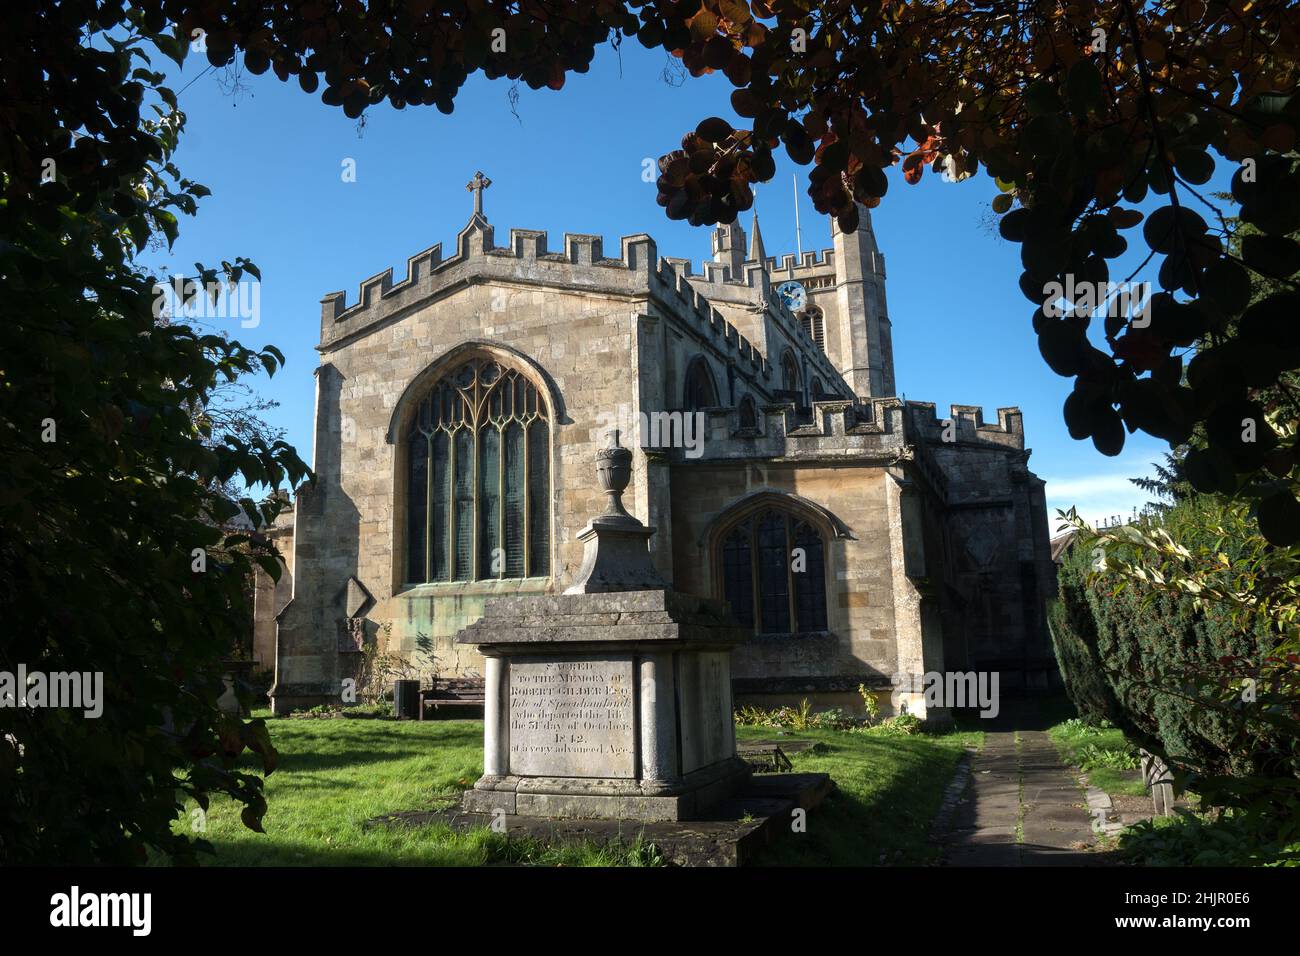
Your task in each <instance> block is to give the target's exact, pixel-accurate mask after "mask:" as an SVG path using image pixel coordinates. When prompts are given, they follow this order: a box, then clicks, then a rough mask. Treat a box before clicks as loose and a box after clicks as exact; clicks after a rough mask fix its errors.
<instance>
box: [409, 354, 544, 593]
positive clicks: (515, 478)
mask: <svg viewBox="0 0 1300 956" xmlns="http://www.w3.org/2000/svg"><path fill="white" fill-rule="evenodd" d="M407 442H408V451H409V457H408V464H407V469H408V470H407V479H408V481H407V504H406V518H407V535H406V545H407V559H406V578H407V582H408V583H411V584H419V583H423V582H426V581H471V580H488V579H496V578H523V577H545V576H546V575H548V574H550V573H551V559H550V555H551V542H550V527H551V508H550V499H551V462H550V447H551V439H550V422H549V420H548V418H547V412H546V404H545V402H543V401H542V397H541V395H540V394H538V391H537V389H536V388H534V387H533V385H532V383H531V382H529V381H528V379H526V378H525V377H524V376H523V375H521V374H520V373H519V372H517V371H515V370H513V369H510V368H507V367H505V366H503V365H501V364H499V363H497V362H495V361H493V360H492V359H489V358H475V359H471V360H470V361H468V362H466V363H465V364H464V365H461V366H459V367H458V368H456V369H455V370H454V371H452V372H451V373H449V374H448V375H446V376H444V377H443V378H442V379H440V380H439V381H438V382H437V384H435V385H434V386H433V389H432V390H431V391H430V392H429V394H428V395H427V396H425V398H424V401H422V402H421V403H420V406H419V409H418V410H417V411H416V415H415V421H414V422H413V423H412V425H411V430H410V432H409V434H408V435H407Z"/></svg>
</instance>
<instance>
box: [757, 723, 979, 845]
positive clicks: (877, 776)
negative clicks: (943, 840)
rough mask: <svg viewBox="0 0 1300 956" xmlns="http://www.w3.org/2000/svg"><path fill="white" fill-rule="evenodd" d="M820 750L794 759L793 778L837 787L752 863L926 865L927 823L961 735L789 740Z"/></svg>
mask: <svg viewBox="0 0 1300 956" xmlns="http://www.w3.org/2000/svg"><path fill="white" fill-rule="evenodd" d="M790 736H792V737H798V738H811V739H815V740H817V741H818V742H819V743H820V744H821V746H820V747H818V748H817V749H816V750H810V751H804V752H802V753H798V754H795V755H794V756H793V757H792V758H791V759H792V761H793V762H794V769H795V770H796V771H798V772H822V773H828V774H830V776H831V779H832V780H834V781H835V784H836V787H837V788H838V789H837V791H836V793H835V794H833V795H832V796H830V797H829V798H827V800H826V801H825V802H824V803H822V804H821V805H820V806H818V807H817V808H815V809H814V810H812V811H811V812H810V813H809V814H808V815H807V831H806V832H803V833H799V832H794V831H793V828H792V829H791V832H789V833H780V834H779V835H778V836H777V837H776V839H775V840H774V841H773V843H772V844H771V845H769V846H768V847H766V848H764V850H763V851H762V852H761V853H760V854H759V856H758V859H757V860H756V861H755V862H756V863H758V864H759V865H775V866H879V865H918V864H924V863H928V862H930V861H931V860H932V859H933V858H934V856H935V855H936V852H937V850H936V848H935V847H934V846H932V845H931V844H930V842H929V832H930V823H931V821H932V820H933V818H934V816H935V814H936V813H937V812H938V809H939V806H940V804H941V803H942V800H943V792H944V790H945V789H946V787H947V786H948V782H949V781H950V780H951V779H952V774H953V770H954V768H955V767H956V764H957V760H958V759H959V758H960V756H961V753H962V749H963V748H962V742H963V739H962V736H961V735H945V736H941V737H933V736H928V735H924V734H921V735H916V736H911V737H883V736H875V735H870V734H857V733H854V734H846V733H836V732H833V731H831V732H813V733H805V734H791V735H790Z"/></svg>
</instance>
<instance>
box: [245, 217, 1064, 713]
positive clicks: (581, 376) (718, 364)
mask: <svg viewBox="0 0 1300 956" xmlns="http://www.w3.org/2000/svg"><path fill="white" fill-rule="evenodd" d="M563 247H564V251H563V252H558V253H552V252H549V251H548V250H547V237H546V235H545V234H544V233H539V232H533V231H527V230H512V231H511V233H510V240H509V245H508V246H507V247H504V248H497V247H495V245H494V242H493V230H492V227H491V226H490V225H489V224H488V223H487V222H486V221H485V220H484V219H482V218H481V217H480V216H475V218H473V219H472V220H471V221H470V223H469V224H468V225H467V226H466V228H465V229H464V230H463V231H462V232H461V234H460V235H459V236H458V237H457V241H456V252H455V254H454V255H453V256H452V257H451V258H449V259H446V260H443V259H442V257H441V250H440V248H439V247H434V248H433V249H430V250H427V251H426V252H424V253H421V254H420V255H418V256H415V257H413V258H412V259H411V260H410V262H409V264H408V268H407V275H406V277H405V278H404V279H402V280H401V281H400V282H397V283H394V282H393V276H392V270H388V271H386V272H384V273H381V274H379V275H377V276H374V277H372V278H371V279H367V280H366V281H365V282H363V283H362V284H361V291H360V295H359V298H358V301H357V302H356V303H355V304H354V305H351V306H348V305H347V303H346V301H345V297H344V295H343V293H331V294H330V295H328V296H326V297H325V298H324V300H323V301H322V314H321V321H322V327H321V345H320V347H319V349H320V352H321V365H320V367H319V369H318V370H317V373H316V389H317V401H316V423H315V428H316V435H315V446H314V460H313V468H314V470H315V472H316V474H317V476H318V478H317V481H316V482H315V484H314V485H311V486H307V487H304V488H303V489H302V490H301V492H300V494H299V497H298V500H297V502H296V509H295V513H294V518H293V520H294V524H293V548H294V564H293V565H292V567H291V570H292V572H293V574H292V575H291V577H286V579H285V580H286V582H288V581H289V580H291V581H292V589H293V590H292V600H291V601H290V602H289V603H288V605H287V606H283V599H284V595H283V594H281V595H280V596H279V597H278V598H276V597H275V596H274V595H272V594H271V593H269V592H267V589H266V587H265V586H264V585H262V586H261V587H260V589H259V595H261V594H263V592H267V593H265V595H264V596H263V597H261V598H260V599H259V603H258V623H257V628H258V632H257V633H258V638H257V641H258V646H259V647H261V648H262V649H263V652H265V648H266V645H267V637H268V633H269V628H270V627H271V626H272V625H271V624H269V623H268V619H273V618H274V613H275V611H276V610H277V609H280V608H282V610H279V617H278V620H279V624H278V636H277V638H276V640H277V645H276V650H275V657H276V663H277V672H276V685H275V688H274V689H273V698H274V706H275V709H276V710H277V712H283V711H285V710H287V709H290V708H293V707H297V706H307V705H311V704H315V703H321V702H326V701H336V700H338V699H339V694H340V690H341V681H342V680H343V679H344V678H347V677H354V676H356V675H357V667H358V665H359V663H360V655H359V654H358V653H357V652H356V650H355V648H356V647H358V646H360V642H361V641H363V640H364V641H370V642H373V643H374V644H375V645H376V646H378V647H379V648H381V649H384V650H387V651H389V652H392V653H400V654H404V655H407V656H411V657H414V656H415V652H416V648H417V638H418V637H419V636H421V635H425V636H428V637H429V638H431V639H432V640H433V643H434V654H435V658H436V662H437V668H438V670H439V672H440V673H441V674H444V675H460V676H477V675H480V674H481V673H482V666H483V665H482V659H481V658H480V657H479V655H478V654H477V653H476V652H474V651H473V650H472V649H470V648H468V647H467V646H465V645H457V644H456V643H455V642H454V641H453V640H452V638H453V637H454V635H455V634H456V633H457V632H458V631H460V630H461V629H462V628H464V627H466V626H467V625H469V624H471V623H473V622H474V621H476V620H478V619H479V618H480V617H481V616H482V614H483V608H484V603H485V601H486V600H487V599H488V598H489V597H492V596H495V595H501V594H513V593H544V592H554V591H558V590H562V589H563V588H564V587H566V586H567V585H568V584H569V583H570V582H571V580H572V576H573V575H574V573H575V572H576V571H577V569H578V567H579V566H580V563H581V558H582V547H581V545H580V544H579V543H578V542H577V541H576V539H575V535H576V533H577V532H578V530H579V529H580V528H582V526H583V525H584V524H585V523H586V521H587V520H588V519H589V518H590V517H591V516H592V515H593V514H596V513H597V512H599V511H600V510H601V508H602V506H603V500H602V495H601V494H600V492H599V490H598V489H597V488H596V487H595V483H594V481H593V480H592V478H591V473H590V462H591V461H592V459H593V456H594V453H595V450H596V449H597V447H600V446H603V445H604V444H605V439H606V433H607V432H608V430H609V429H610V428H611V427H612V426H618V427H626V426H627V425H628V424H629V423H635V422H636V421H637V416H638V414H639V413H645V414H647V415H648V414H653V413H655V412H662V411H667V410H675V409H680V408H681V404H682V395H683V379H684V376H685V373H686V369H687V368H688V366H689V365H690V364H691V363H692V362H694V361H698V360H703V361H704V362H706V363H707V365H708V368H709V370H710V372H711V374H712V376H713V378H714V384H715V387H716V388H717V391H718V395H719V401H720V402H721V403H723V404H722V405H721V406H720V407H717V408H714V409H709V410H708V411H707V413H706V414H705V416H704V424H705V432H704V438H705V441H704V444H703V446H702V448H700V449H697V450H696V451H695V452H692V453H691V454H689V455H688V454H687V450H686V449H684V448H682V447H656V446H653V445H652V444H651V442H650V437H649V436H647V435H642V434H639V433H633V434H632V435H629V436H628V437H625V440H624V444H625V445H626V446H628V447H636V448H637V451H636V454H635V455H634V462H633V468H634V478H633V486H632V488H631V489H630V490H629V494H628V497H627V502H626V503H627V506H628V508H629V510H631V511H632V512H633V513H635V514H636V515H637V517H639V518H640V519H641V520H642V521H645V522H646V523H647V524H649V525H651V526H654V527H656V528H657V529H658V531H657V534H656V535H655V536H654V537H653V538H652V539H651V549H652V556H653V560H654V562H655V564H656V566H657V567H658V568H659V570H660V572H661V573H662V574H663V575H664V576H665V577H666V578H668V579H669V580H671V581H672V582H673V584H674V585H675V586H676V587H677V588H678V589H680V590H683V591H688V592H692V593H695V594H699V595H703V596H718V591H719V587H718V584H717V581H716V574H715V569H714V566H713V561H714V558H713V552H712V549H711V547H710V530H711V528H713V527H714V526H715V523H716V522H717V521H718V520H719V519H720V518H722V517H723V516H724V515H725V514H726V513H727V512H728V510H729V509H732V508H735V507H740V506H744V504H745V502H746V501H751V502H752V501H753V500H755V499H754V496H755V495H773V496H782V497H783V498H784V499H785V500H789V501H793V502H795V507H798V508H803V509H806V510H807V512H808V513H809V514H810V515H812V516H814V518H815V520H816V521H818V522H820V523H821V526H823V527H824V528H825V529H826V540H827V543H828V557H829V564H828V567H827V588H828V595H827V598H828V600H827V607H828V615H829V621H828V630H827V633H826V634H825V635H811V636H806V637H801V638H797V639H796V638H788V639H783V640H782V639H766V638H764V639H758V640H755V641H753V642H751V644H750V645H749V646H747V647H745V648H743V649H742V650H740V651H739V652H738V653H737V656H736V675H737V677H738V678H739V679H740V681H741V684H740V685H738V686H740V687H744V686H747V685H746V682H750V683H749V685H748V686H750V688H751V690H752V691H753V693H755V694H760V693H761V694H785V695H788V697H792V698H794V699H798V697H802V696H809V695H813V696H814V697H815V698H816V699H820V700H824V701H836V702H839V701H843V700H844V699H845V695H849V698H848V699H850V700H852V699H853V698H854V694H855V691H856V687H857V684H858V683H859V682H864V681H865V682H866V683H868V684H873V683H874V685H875V686H877V687H885V686H887V685H888V683H889V682H891V681H892V682H895V683H898V682H900V681H902V680H904V679H906V678H908V676H909V675H920V674H922V673H924V672H925V671H927V670H936V669H942V668H943V667H944V665H945V663H946V664H948V665H949V666H954V665H955V664H956V663H958V662H960V663H961V665H962V666H965V665H966V664H970V665H971V666H975V665H981V666H992V665H995V664H997V665H1002V664H1015V663H1016V662H1018V665H1017V666H1019V668H1020V672H1021V673H1029V672H1030V671H1031V670H1032V669H1033V668H1035V667H1038V663H1037V661H1038V656H1039V655H1040V654H1041V653H1042V652H1043V651H1044V650H1045V649H1046V653H1047V654H1048V656H1049V657H1050V647H1049V645H1048V643H1047V640H1046V629H1045V626H1042V612H1041V605H1042V599H1043V598H1044V597H1045V596H1046V594H1047V593H1048V589H1049V588H1050V581H1051V571H1050V567H1051V565H1050V558H1049V557H1048V555H1047V535H1046V518H1045V511H1044V506H1043V496H1042V483H1041V482H1040V481H1039V480H1038V479H1037V478H1036V477H1034V476H1033V475H1032V473H1030V472H1029V471H1028V469H1027V466H1026V461H1027V458H1028V453H1027V452H1026V451H1025V450H1024V448H1023V444H1024V439H1023V429H1022V427H1021V425H1020V416H1019V412H1018V411H1017V410H1015V409H1001V410H999V422H998V424H997V425H985V424H984V423H983V422H982V419H981V417H980V412H979V410H978V409H970V408H966V407H964V406H954V408H953V416H954V418H955V419H957V420H958V426H959V427H958V428H957V434H956V438H955V440H954V441H947V440H946V439H945V436H944V433H943V423H942V422H939V421H938V420H937V419H936V417H935V415H934V410H933V406H925V405H920V404H918V403H906V404H905V403H903V402H901V401H899V400H897V399H894V398H888V397H883V398H881V397H877V398H874V399H872V400H869V401H866V402H858V401H854V400H850V399H847V398H846V399H841V400H836V401H823V402H816V403H813V404H812V408H811V411H812V417H811V421H809V420H806V419H803V418H801V417H800V413H799V411H798V410H797V409H796V407H795V406H794V405H793V404H788V403H783V402H780V401H778V400H777V395H776V393H777V391H778V390H780V389H781V388H783V382H782V381H781V380H780V371H779V368H780V357H779V355H773V354H772V352H770V351H769V349H773V348H778V349H785V348H791V349H793V350H795V351H796V352H797V354H798V355H799V357H800V361H801V363H802V365H803V368H804V369H805V371H804V382H805V384H806V383H807V382H808V381H809V380H810V377H811V375H810V372H809V371H808V370H813V371H814V372H815V374H817V375H818V376H819V377H820V378H821V379H822V381H823V382H824V383H825V384H826V386H827V387H828V388H831V389H833V390H835V391H838V392H842V393H843V394H845V395H848V394H850V390H849V387H848V385H847V384H846V382H845V381H844V379H843V378H841V377H840V376H839V374H838V372H836V370H835V367H834V365H833V364H832V362H831V360H830V359H829V358H828V357H827V356H826V355H824V354H822V353H821V351H820V350H818V349H817V347H816V345H815V344H814V343H812V341H811V340H810V339H809V337H808V335H807V334H806V333H805V332H804V330H803V329H802V328H801V327H800V325H799V323H798V320H797V319H796V318H795V317H794V316H792V315H791V314H790V313H789V312H788V311H787V310H786V309H785V308H784V306H783V305H781V304H780V303H779V302H778V301H776V297H775V296H773V295H771V294H770V292H771V289H770V285H771V284H770V281H769V279H768V275H767V273H766V272H764V271H762V270H761V269H760V268H759V266H758V265H757V263H751V264H748V265H746V266H745V270H744V271H745V279H744V281H743V282H742V281H731V280H730V278H729V277H726V276H723V275H722V274H721V273H720V272H719V268H718V266H717V264H706V268H705V275H704V276H703V277H695V276H691V275H690V274H689V269H688V268H687V267H686V266H685V265H683V264H682V263H680V262H678V263H677V264H676V265H674V264H673V263H672V262H670V261H668V260H663V259H660V258H659V256H658V254H657V251H656V248H655V244H654V242H653V241H652V240H651V239H650V238H649V237H648V236H630V237H625V238H624V239H623V240H622V242H621V250H620V255H619V257H618V258H606V257H605V256H604V254H603V247H602V242H601V240H600V238H599V237H593V236H584V235H566V236H565V237H564V242H563ZM872 255H873V256H876V257H878V255H879V254H878V253H876V252H874V251H872ZM830 261H831V257H829V256H827V257H824V258H823V260H821V261H818V260H817V259H816V257H815V256H814V257H813V259H812V260H811V261H810V263H809V268H813V267H816V268H825V266H826V265H827V264H828V263H829V262H830ZM867 265H869V266H870V268H871V269H872V270H877V269H878V273H879V274H878V278H879V279H880V280H881V281H883V260H879V261H877V259H875V258H872V259H870V261H869V262H867ZM872 275H873V276H875V275H876V273H875V272H872ZM873 281H874V279H873ZM703 292H707V293H708V294H709V295H711V296H713V297H715V298H716V300H717V302H716V304H715V303H714V302H711V301H710V300H709V298H708V297H706V295H704V294H702V293H703ZM821 294H822V295H826V294H829V290H827V291H825V292H823V293H821ZM882 304H883V303H882ZM881 317H882V318H883V313H882V316H881ZM830 318H831V316H830V315H829V310H828V321H829V320H830ZM882 330H883V331H882ZM873 334H876V335H877V336H878V335H880V334H887V320H885V321H884V323H883V325H878V326H877V327H876V332H875V333H873ZM829 335H830V329H829V327H828V336H829ZM881 349H883V350H884V353H885V354H887V342H884V340H881V339H879V338H877V340H875V344H874V345H873V346H872V350H869V353H870V354H869V356H868V358H869V359H870V361H871V362H875V358H874V357H872V356H876V355H879V354H880V350H881ZM475 355H485V356H493V357H496V358H497V359H499V360H500V361H502V362H503V363H505V364H508V365H510V366H511V367H514V368H517V369H519V370H520V371H521V372H522V373H523V374H525V375H526V376H527V377H528V378H529V379H530V380H531V381H532V382H533V383H534V385H535V386H536V387H537V388H538V390H539V393H541V394H542V395H543V396H544V398H545V401H546V403H547V405H548V409H549V417H550V421H551V424H552V428H551V441H552V448H551V476H550V487H551V492H552V501H551V518H552V520H551V525H550V544H551V568H552V574H551V575H550V576H549V577H538V578H531V579H523V580H510V581H482V582H454V583H433V584H418V585H412V584H410V583H408V582H406V581H404V580H403V577H404V565H405V561H404V553H405V540H404V536H405V522H404V520H403V513H404V501H405V470H406V461H405V457H404V456H405V447H406V443H405V436H406V434H407V432H408V429H409V424H410V421H411V417H412V415H413V414H414V411H415V409H416V407H417V406H418V403H419V401H420V400H421V399H422V398H423V396H424V395H425V394H427V392H428V389H429V388H430V387H431V386H432V384H433V383H434V382H435V381H436V380H437V379H438V378H439V377H440V375H441V374H443V373H444V372H446V371H449V370H451V369H452V368H454V367H455V366H456V365H457V364H459V362H461V361H463V360H465V359H467V358H469V357H471V356H475ZM891 374H892V372H891ZM879 387H881V388H883V387H884V385H883V384H881V385H879ZM887 390H892V381H891V382H889V389H887ZM746 396H749V397H751V398H753V399H754V400H755V403H756V405H757V407H758V409H759V414H758V416H757V419H758V420H757V422H756V427H753V428H743V427H741V422H740V419H739V413H738V410H737V407H736V404H735V403H738V402H739V401H740V400H741V399H742V398H744V397H746ZM625 435H627V432H626V431H625ZM791 496H793V497H791ZM282 587H288V584H287V583H286V584H284V585H282ZM1025 680H1026V682H1032V680H1033V678H1026V679H1025ZM1004 686H1005V685H1004ZM900 700H903V701H905V702H907V703H908V705H909V709H911V710H912V711H913V712H918V711H920V710H921V709H922V708H919V707H918V706H917V700H918V698H917V695H915V693H914V692H913V689H912V688H911V686H910V685H908V686H906V687H904V694H903V697H902V698H899V697H898V696H897V695H895V703H896V704H897V703H898V702H899V701H900Z"/></svg>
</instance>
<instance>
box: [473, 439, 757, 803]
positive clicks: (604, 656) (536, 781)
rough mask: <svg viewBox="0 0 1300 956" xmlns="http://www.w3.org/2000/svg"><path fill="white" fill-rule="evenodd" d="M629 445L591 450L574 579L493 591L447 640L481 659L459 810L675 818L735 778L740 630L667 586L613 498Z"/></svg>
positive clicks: (715, 604)
mask: <svg viewBox="0 0 1300 956" xmlns="http://www.w3.org/2000/svg"><path fill="white" fill-rule="evenodd" d="M631 462H632V453H631V452H630V451H628V450H627V449H625V448H621V447H619V445H618V433H617V432H614V433H613V441H612V443H611V445H610V447H608V448H605V449H602V450H601V451H600V452H598V453H597V475H598V477H599V479H600V482H601V486H602V488H603V489H604V491H605V493H606V494H607V495H608V496H609V503H608V506H607V507H606V509H605V511H604V513H603V514H601V515H599V516H598V517H596V518H593V519H592V520H591V522H590V523H589V524H588V525H587V527H585V528H584V529H583V530H582V531H581V532H580V533H579V535H578V538H579V540H581V541H582V542H583V543H584V546H585V551H584V555H583V564H582V568H581V569H580V570H579V572H578V577H577V582H576V583H575V584H574V585H573V586H572V587H571V588H569V589H568V590H567V591H565V592H564V593H563V594H560V595H524V596H511V597H499V598H494V599H491V600H489V601H488V602H487V605H486V607H485V609H484V614H483V617H482V618H481V619H480V620H479V621H478V622H477V623H475V624H473V625H471V626H470V627H467V628H465V629H464V630H463V631H461V632H460V634H459V635H457V638H456V639H457V641H458V642H461V643H466V644H473V645H475V646H476V647H477V648H478V650H479V652H480V653H482V654H483V656H484V658H485V660H486V665H485V668H484V683H485V696H486V701H485V707H484V728H483V776H482V777H481V778H480V779H479V780H478V782H477V783H475V785H474V789H473V790H470V791H468V792H467V793H466V794H465V796H464V808H465V810H467V811H470V812H479V813H494V812H496V811H504V812H506V813H510V814H520V815H524V816H545V817H572V818H584V819H620V820H623V819H627V820H640V821H660V820H685V819H691V818H693V817H697V816H698V815H699V814H701V813H702V812H704V811H705V810H706V809H707V808H708V807H709V806H710V805H711V804H714V803H716V802H718V801H721V800H723V799H725V798H727V797H729V796H731V795H732V794H733V793H734V792H735V791H736V790H737V789H739V788H740V787H741V786H742V785H743V784H744V783H745V782H746V781H747V779H748V776H749V772H750V771H749V769H748V767H747V766H746V764H745V763H744V761H742V760H741V759H740V758H738V757H737V756H736V737H735V725H734V722H733V717H732V699H731V652H732V649H733V648H734V647H735V646H736V644H738V643H740V642H741V641H743V640H745V639H746V637H747V633H746V631H745V630H744V629H743V628H741V627H740V626H739V625H738V624H737V623H736V622H735V620H734V619H733V618H732V617H731V614H730V611H729V610H728V608H727V606H726V605H725V604H724V603H723V602H720V601H713V600H708V599H705V598H699V597H695V596H693V595H688V594H682V593H680V592H677V591H674V590H672V589H671V588H669V587H668V586H667V585H666V584H665V583H664V581H663V579H662V578H661V577H660V576H659V573H658V572H657V571H656V569H655V567H654V565H653V564H652V562H651V560H650V553H649V549H648V540H649V538H650V536H651V535H653V534H654V529H653V528H647V527H646V526H645V525H643V524H641V522H640V521H638V520H637V519H636V518H635V517H633V516H632V515H630V514H628V513H627V511H626V510H624V508H623V504H622V500H621V496H622V493H623V490H624V489H625V488H626V487H627V485H628V481H629V480H630V478H631Z"/></svg>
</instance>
